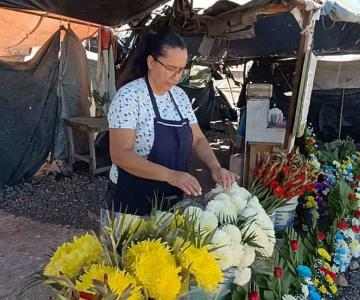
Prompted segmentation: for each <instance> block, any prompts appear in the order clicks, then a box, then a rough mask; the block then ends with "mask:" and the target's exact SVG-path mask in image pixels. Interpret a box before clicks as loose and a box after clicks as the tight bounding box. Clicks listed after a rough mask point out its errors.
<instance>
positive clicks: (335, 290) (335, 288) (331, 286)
mask: <svg viewBox="0 0 360 300" xmlns="http://www.w3.org/2000/svg"><path fill="white" fill-rule="evenodd" d="M330 291H331V293H332V294H336V293H337V287H336V285H335V284H332V285H330Z"/></svg>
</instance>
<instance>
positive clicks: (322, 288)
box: [319, 285, 327, 294]
mask: <svg viewBox="0 0 360 300" xmlns="http://www.w3.org/2000/svg"><path fill="white" fill-rule="evenodd" d="M319 292H320V293H321V294H326V293H327V289H326V287H325V286H324V285H321V286H320V287H319Z"/></svg>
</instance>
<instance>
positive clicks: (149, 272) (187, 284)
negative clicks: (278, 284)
mask: <svg viewBox="0 0 360 300" xmlns="http://www.w3.org/2000/svg"><path fill="white" fill-rule="evenodd" d="M206 215H207V213H206V212H204V215H203V218H204V219H205V218H206ZM215 218H216V217H215ZM196 224H197V225H199V224H204V223H201V222H200V221H199V219H198V218H197V217H196V216H191V217H190V216H189V215H182V214H180V213H179V212H175V213H168V212H159V211H156V210H155V209H154V210H153V211H152V213H151V214H150V215H149V216H148V217H144V218H139V217H138V216H131V215H126V214H120V216H119V217H117V218H112V217H111V216H109V220H108V225H106V226H105V227H104V228H103V230H104V233H103V235H102V236H101V238H100V239H99V238H97V237H96V236H95V235H90V234H85V235H84V236H82V237H75V238H74V241H73V242H71V243H65V244H64V245H61V246H60V247H59V248H58V249H57V250H56V251H55V253H54V254H53V256H52V257H51V259H50V262H49V263H48V265H47V266H46V267H45V269H44V271H43V272H42V275H41V276H42V280H43V281H42V282H43V283H45V284H49V285H51V286H52V287H54V288H55V289H57V293H58V294H57V295H58V296H59V297H60V298H62V299H72V300H74V299H131V300H137V299H147V298H151V299H159V300H165V299H166V300H169V299H177V298H179V297H180V296H182V295H186V294H187V293H188V292H189V290H190V288H191V287H197V288H199V289H200V290H201V291H203V292H204V293H207V294H209V295H211V294H212V293H216V292H217V289H218V287H219V284H220V283H221V282H222V280H223V273H222V271H221V268H220V266H219V263H218V262H217V259H216V256H215V254H214V253H213V252H212V250H214V249H212V245H211V244H210V240H211V237H212V235H213V232H206V233H205V232H204V231H203V230H200V229H197V228H196V226H197V225H196ZM208 229H209V228H208ZM239 232H240V231H239Z"/></svg>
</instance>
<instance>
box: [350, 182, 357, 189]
mask: <svg viewBox="0 0 360 300" xmlns="http://www.w3.org/2000/svg"><path fill="white" fill-rule="evenodd" d="M356 187H357V183H356V182H353V183H351V188H352V189H353V190H354V189H355V188H356Z"/></svg>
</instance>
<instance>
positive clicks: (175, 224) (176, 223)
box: [170, 213, 185, 229]
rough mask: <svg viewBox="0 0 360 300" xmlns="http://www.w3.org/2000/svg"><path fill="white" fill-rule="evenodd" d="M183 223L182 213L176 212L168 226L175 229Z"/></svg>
mask: <svg viewBox="0 0 360 300" xmlns="http://www.w3.org/2000/svg"><path fill="white" fill-rule="evenodd" d="M184 224H185V218H184V217H183V216H182V215H180V214H178V213H176V214H175V218H174V219H173V221H172V222H171V224H170V228H171V229H175V228H177V227H182V226H183V225H184Z"/></svg>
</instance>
